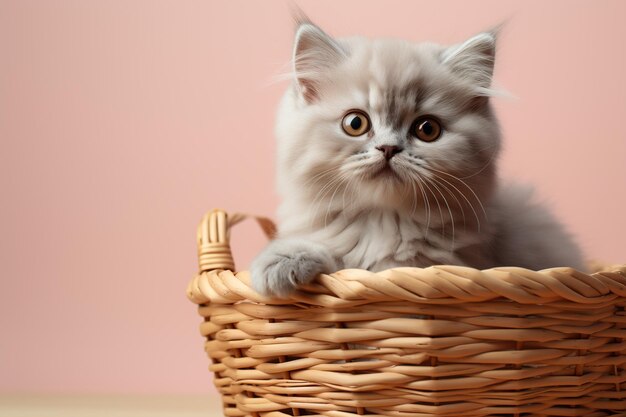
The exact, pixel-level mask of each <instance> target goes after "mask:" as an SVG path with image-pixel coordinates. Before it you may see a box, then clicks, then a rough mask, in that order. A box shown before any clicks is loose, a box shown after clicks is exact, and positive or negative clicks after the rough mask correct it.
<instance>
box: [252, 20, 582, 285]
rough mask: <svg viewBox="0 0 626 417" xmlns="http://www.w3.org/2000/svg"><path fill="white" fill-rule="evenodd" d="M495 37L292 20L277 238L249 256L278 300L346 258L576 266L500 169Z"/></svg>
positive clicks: (545, 214) (551, 225)
mask: <svg viewBox="0 0 626 417" xmlns="http://www.w3.org/2000/svg"><path fill="white" fill-rule="evenodd" d="M496 35H497V30H493V31H487V32H484V33H480V34H478V35H476V36H473V37H472V38H470V39H468V40H466V41H465V42H462V43H460V44H457V45H453V46H449V47H445V46H441V45H438V44H434V43H418V44H415V43H411V42H408V41H403V40H390V39H374V40H369V39H365V38H361V37H352V38H345V39H335V38H332V37H331V36H329V35H328V34H326V33H325V32H324V31H323V30H322V29H320V28H319V27H318V26H316V25H315V24H313V23H312V22H310V21H302V22H300V23H299V25H298V27H297V30H296V36H295V42H294V49H293V81H292V84H291V85H290V87H289V88H288V90H287V92H286V94H285V95H284V97H283V99H282V101H281V103H280V106H279V111H278V116H277V123H276V136H277V139H278V172H277V174H278V188H279V192H280V194H281V197H282V202H281V205H280V207H279V211H278V214H279V229H278V236H277V238H276V239H275V240H274V241H272V242H270V243H269V245H268V246H267V247H266V248H265V249H264V250H263V251H262V252H261V253H260V254H259V255H258V256H257V257H256V259H254V261H253V262H252V265H251V268H250V271H251V280H252V284H253V287H254V288H255V289H256V290H257V291H259V292H260V293H263V294H267V295H274V296H281V297H285V296H287V295H289V294H290V293H291V292H292V291H294V290H295V289H296V288H297V287H298V286H299V285H301V284H305V283H307V282H309V281H311V280H312V279H313V278H315V277H316V276H317V275H318V274H321V273H331V272H335V271H337V270H339V269H342V268H361V269H367V270H370V271H381V270H384V269H387V268H393V267H399V266H415V267H426V266H430V265H435V264H452V265H465V266H471V267H474V268H480V269H483V268H489V267H494V266H520V267H525V268H529V269H534V270H540V269H544V268H548V267H555V266H570V267H573V268H576V269H582V268H583V264H582V261H581V251H580V249H579V248H578V247H577V245H576V243H575V242H574V241H573V239H572V238H571V236H570V235H569V234H568V233H567V232H566V230H565V229H564V228H563V226H562V225H561V224H560V223H559V222H558V221H557V220H556V219H555V217H554V216H553V215H552V214H551V213H550V211H549V210H548V209H546V208H545V207H543V206H542V205H540V204H537V203H535V202H533V201H532V190H531V189H530V188H525V187H521V186H519V185H515V184H510V183H507V182H504V181H502V180H500V179H499V178H498V176H497V172H496V165H497V164H496V162H497V157H498V153H499V150H500V142H501V138H500V131H499V127H498V122H497V120H496V118H495V115H494V112H493V110H492V107H491V104H490V97H491V96H492V95H493V93H494V91H493V90H492V88H491V80H492V74H493V69H494V63H495V52H496Z"/></svg>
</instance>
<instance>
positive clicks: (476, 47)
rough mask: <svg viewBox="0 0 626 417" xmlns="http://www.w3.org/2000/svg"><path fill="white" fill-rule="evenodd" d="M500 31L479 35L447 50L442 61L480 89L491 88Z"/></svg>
mask: <svg viewBox="0 0 626 417" xmlns="http://www.w3.org/2000/svg"><path fill="white" fill-rule="evenodd" d="M497 31H498V29H494V30H492V31H489V32H483V33H479V34H478V35H476V36H474V37H472V38H470V39H468V40H466V41H465V42H463V43H461V44H459V45H454V46H451V47H449V48H447V49H446V50H445V51H444V52H443V55H442V60H443V63H444V64H445V65H447V66H448V67H449V68H450V69H451V70H452V72H453V73H455V74H457V75H458V76H459V77H461V78H463V79H466V80H467V81H469V82H471V83H473V84H475V85H476V86H478V87H480V88H489V86H490V85H491V78H492V76H493V66H494V63H495V58H496V35H497Z"/></svg>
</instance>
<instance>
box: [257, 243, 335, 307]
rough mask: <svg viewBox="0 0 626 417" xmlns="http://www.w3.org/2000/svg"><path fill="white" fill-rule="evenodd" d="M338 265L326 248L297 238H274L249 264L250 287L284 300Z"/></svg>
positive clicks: (332, 270) (333, 270)
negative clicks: (297, 289)
mask: <svg viewBox="0 0 626 417" xmlns="http://www.w3.org/2000/svg"><path fill="white" fill-rule="evenodd" d="M336 270H337V265H336V263H335V260H334V259H333V257H332V256H331V255H330V252H329V251H328V249H326V247H325V246H323V245H320V244H318V243H314V242H310V241H306V240H300V239H277V240H275V241H273V242H271V243H270V244H269V245H268V246H267V247H266V248H265V250H263V252H261V254H260V255H259V256H258V257H257V258H256V259H255V260H254V261H253V262H252V265H251V266H250V273H251V278H252V286H253V287H254V289H255V290H257V291H258V292H260V293H261V294H266V295H277V296H282V297H285V296H287V295H289V294H290V293H291V292H293V290H294V289H295V288H296V287H298V286H299V285H301V284H306V283H308V282H310V281H311V280H312V279H313V278H315V277H316V276H317V275H319V274H323V273H330V272H335V271H336Z"/></svg>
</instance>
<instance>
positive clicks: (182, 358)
mask: <svg viewBox="0 0 626 417" xmlns="http://www.w3.org/2000/svg"><path fill="white" fill-rule="evenodd" d="M299 4H300V6H301V7H302V8H303V9H304V10H306V11H307V12H308V13H309V15H310V16H311V18H312V19H313V20H314V21H316V22H317V23H319V24H320V25H321V26H323V27H324V28H325V29H326V30H327V31H328V32H330V33H331V34H334V35H350V34H364V35H367V36H372V37H373V36H389V37H402V38H408V39H414V40H423V39H432V40H437V41H443V42H455V41H459V40H462V39H464V38H465V37H468V36H470V35H471V34H473V33H476V32H478V31H480V30H482V29H485V28H489V27H491V26H493V25H494V24H497V23H499V22H501V21H502V20H504V19H510V21H509V23H508V24H507V26H506V28H505V30H504V33H503V35H502V37H501V40H500V50H499V53H498V63H497V69H496V80H497V84H498V85H500V86H502V87H504V88H506V89H507V90H508V91H510V92H511V93H512V94H513V95H514V96H515V97H516V98H515V99H497V100H496V105H497V111H498V114H499V116H500V119H501V122H502V126H503V129H504V133H505V135H506V150H505V153H504V157H503V159H502V164H501V167H502V172H503V174H504V175H506V176H509V177H514V178H517V179H519V180H521V181H529V182H532V183H534V184H537V186H538V189H539V194H540V196H541V197H542V198H544V199H546V200H548V201H550V202H551V204H552V205H553V207H554V208H555V209H556V210H557V211H558V213H559V214H560V216H561V217H562V218H563V220H564V221H565V222H566V223H567V224H568V225H569V226H570V228H571V230H572V231H573V232H575V233H576V235H578V237H579V238H580V240H581V242H582V243H583V246H584V248H585V250H586V251H587V253H588V254H589V256H591V257H595V258H600V259H604V260H607V261H611V262H626V245H624V244H623V236H624V232H625V231H626V216H625V215H624V206H625V204H626V197H625V196H626V193H625V187H624V185H625V183H626V167H625V163H626V162H625V161H626V123H624V117H625V116H626V112H625V110H626V81H625V80H626V77H625V76H624V74H626V48H624V39H625V36H626V30H625V29H624V28H625V26H624V18H625V17H626V2H624V1H620V0H616V1H609V0H604V1H602V2H597V1H550V2H545V1H498V0H494V1H473V2H464V1H429V2H426V1H360V0H355V1H344V2H336V1H304V0H301V1H299ZM291 36H292V22H291V17H290V16H289V12H288V4H287V2H285V1H283V0H277V1H265V2H252V1H249V2H243V1H232V0H229V1H213V2H208V1H177V2H174V1H147V0H146V1H130V2H123V1H100V2H94V1H89V2H85V1H54V2H52V1H49V2H47V1H14V2H8V1H1V0H0V140H1V143H2V150H1V151H0V170H1V172H0V184H1V190H2V197H3V198H2V204H0V222H1V230H2V237H3V238H2V239H1V240H0V245H1V247H0V253H1V254H2V270H1V271H2V273H1V274H2V275H1V278H0V279H1V282H0V294H1V297H2V300H1V302H0V329H2V335H1V337H0V375H2V376H1V377H0V392H5V393H6V392H25V391H31V392H135V393H141V392H153V393H154V392H172V393H178V392H202V391H206V390H207V389H209V386H210V378H209V376H208V374H207V371H206V367H207V360H206V359H205V356H204V353H203V350H202V340H201V338H200V336H199V335H198V333H197V325H198V324H199V322H200V319H199V317H197V316H196V313H195V309H194V307H193V306H192V304H191V303H189V302H187V301H186V299H185V294H184V290H185V287H186V284H187V282H188V280H189V279H190V278H191V276H192V274H193V273H194V271H195V266H196V257H195V256H196V255H195V242H194V233H195V227H196V224H197V222H198V220H199V219H200V217H201V215H202V214H203V212H204V211H205V210H207V209H209V208H211V207H215V206H220V207H224V208H227V209H230V210H242V211H249V212H256V213H260V214H266V215H271V214H272V213H273V211H274V209H275V207H276V204H277V201H278V200H277V198H276V197H275V195H274V193H273V155H274V141H273V138H272V129H273V118H274V109H275V106H276V103H277V100H278V98H279V96H280V94H281V92H282V90H283V89H284V87H285V84H281V83H278V84H272V78H273V77H274V76H275V75H276V74H277V73H279V72H281V71H283V70H284V69H285V63H286V61H287V59H288V58H289V56H290V48H291ZM234 239H235V245H234V246H235V251H236V254H237V255H238V261H239V265H240V267H245V266H246V265H247V263H248V261H249V260H250V259H251V257H252V256H253V254H254V252H255V251H256V250H258V249H259V248H260V246H261V245H262V244H263V238H262V237H261V234H260V233H259V232H258V231H256V230H255V228H254V226H253V225H244V226H242V227H241V228H240V229H239V230H238V231H237V232H236V233H235V234H234Z"/></svg>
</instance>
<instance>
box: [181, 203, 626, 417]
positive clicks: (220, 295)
mask: <svg viewBox="0 0 626 417" xmlns="http://www.w3.org/2000/svg"><path fill="white" fill-rule="evenodd" d="M242 219H243V216H231V217H230V218H229V217H228V216H227V215H226V214H225V213H224V212H223V211H220V210H214V211H212V212H209V213H208V214H207V215H206V216H205V217H204V218H203V220H202V222H201V224H200V226H199V228H198V251H199V253H198V254H199V260H200V272H199V274H198V275H197V276H196V277H195V278H194V279H193V280H192V282H191V283H190V284H189V288H188V296H189V298H190V299H191V300H192V301H193V302H194V303H196V304H198V305H199V312H200V315H201V316H203V317H204V322H203V323H202V324H201V326H200V332H201V334H202V335H203V336H204V337H206V346H205V349H206V352H207V354H208V356H209V357H210V358H211V360H212V365H211V366H210V370H211V371H213V372H214V373H215V385H216V387H217V389H218V390H219V391H220V393H221V394H222V398H223V402H224V413H225V415H226V416H233V417H235V416H254V417H257V416H259V417H260V416H266V417H282V416H299V415H317V416H327V417H353V416H354V417H356V416H359V415H367V416H390V417H391V416H393V417H426V416H464V417H473V416H585V417H601V416H626V372H625V364H626V355H625V353H626V312H625V311H624V306H625V305H626V266H614V267H611V268H609V269H607V270H605V271H601V272H596V273H594V274H591V275H588V274H584V273H581V272H578V271H575V270H573V269H570V268H552V269H548V270H543V271H539V272H536V271H530V270H526V269H522V268H513V267H507V268H494V269H489V270H484V271H480V270H476V269H472V268H466V267H458V266H433V267H429V268H396V269H392V270H388V271H384V272H380V273H372V272H368V271H364V270H356V269H351V270H343V271H339V272H337V273H334V274H329V275H322V276H320V277H319V278H318V279H317V280H316V281H315V283H313V284H311V285H309V286H308V287H306V288H303V289H302V290H300V291H298V292H296V293H294V294H293V295H292V297H291V298H290V299H286V300H279V299H272V298H267V297H264V296H262V295H260V294H258V293H256V292H255V291H254V290H253V289H252V288H251V286H250V279H249V274H248V272H247V271H243V272H239V273H235V272H233V271H234V262H233V259H232V255H231V253H230V246H229V229H230V227H231V226H232V225H233V224H235V223H237V222H239V221H240V220H242ZM257 220H258V221H259V224H260V225H261V226H262V227H263V229H264V230H265V232H266V233H267V234H268V235H272V234H273V233H274V229H273V225H272V224H271V222H269V221H268V220H266V219H259V218H257Z"/></svg>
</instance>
